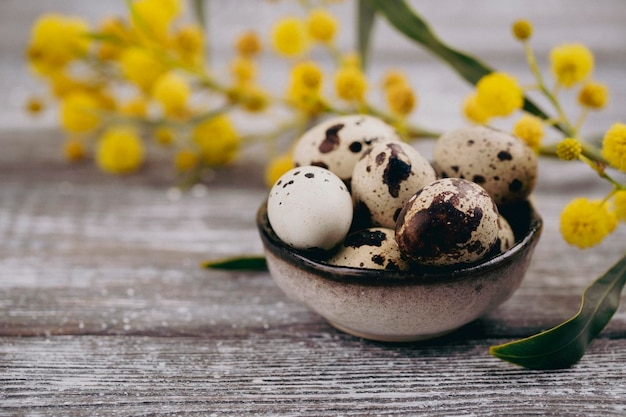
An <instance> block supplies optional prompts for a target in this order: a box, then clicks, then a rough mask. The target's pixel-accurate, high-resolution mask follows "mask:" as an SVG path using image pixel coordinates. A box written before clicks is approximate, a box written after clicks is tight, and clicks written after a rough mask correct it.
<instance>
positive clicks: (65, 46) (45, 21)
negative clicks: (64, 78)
mask: <svg viewBox="0 0 626 417" xmlns="http://www.w3.org/2000/svg"><path fill="white" fill-rule="evenodd" d="M88 31H89V26H88V25H87V23H86V22H85V21H84V20H82V19H80V18H76V17H65V16H61V15H57V14H44V15H43V16H41V17H40V18H39V19H37V21H36V22H35V23H34V25H33V27H32V29H31V36H30V43H29V45H28V49H27V55H28V60H29V62H30V64H31V67H32V68H33V70H34V71H35V72H36V73H38V74H40V75H49V74H51V73H53V72H56V71H58V70H59V69H60V68H62V67H64V66H65V65H67V63H68V62H70V61H72V60H73V59H75V58H77V57H80V56H83V55H84V54H86V53H87V50H88V48H89V38H88V37H87V36H86V35H87V32H88Z"/></svg>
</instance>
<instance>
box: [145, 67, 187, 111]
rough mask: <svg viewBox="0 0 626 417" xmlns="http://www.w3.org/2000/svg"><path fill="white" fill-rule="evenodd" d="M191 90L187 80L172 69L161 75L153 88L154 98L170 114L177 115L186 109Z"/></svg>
mask: <svg viewBox="0 0 626 417" xmlns="http://www.w3.org/2000/svg"><path fill="white" fill-rule="evenodd" d="M190 94H191V90H190V88H189V84H188V83H187V80H186V79H185V78H184V77H182V76H181V75H179V74H178V73H176V72H173V71H170V72H168V73H165V74H163V75H162V76H160V77H159V78H158V79H157V81H156V82H155V84H154V88H153V89H152V98H154V100H155V101H156V102H158V103H159V104H160V105H161V108H162V109H163V112H164V113H165V114H166V115H168V116H177V115H180V114H181V112H182V111H183V110H184V109H185V106H186V104H187V100H188V99H189V95H190Z"/></svg>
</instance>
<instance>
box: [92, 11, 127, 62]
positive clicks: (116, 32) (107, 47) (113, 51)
mask: <svg viewBox="0 0 626 417" xmlns="http://www.w3.org/2000/svg"><path fill="white" fill-rule="evenodd" d="M99 32H100V34H101V35H104V36H105V37H106V39H104V40H103V41H101V42H100V46H99V48H98V57H99V58H100V59H102V60H113V59H117V58H119V56H120V54H121V53H122V51H123V49H124V46H125V44H127V43H128V42H129V41H130V35H129V33H128V28H127V27H126V24H125V22H124V21H123V20H122V19H120V18H119V17H109V18H106V19H105V20H103V21H102V23H101V24H100V29H99Z"/></svg>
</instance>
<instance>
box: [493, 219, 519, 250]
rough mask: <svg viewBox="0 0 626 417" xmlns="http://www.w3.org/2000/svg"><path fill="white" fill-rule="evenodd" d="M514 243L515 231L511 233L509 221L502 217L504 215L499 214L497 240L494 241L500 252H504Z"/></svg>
mask: <svg viewBox="0 0 626 417" xmlns="http://www.w3.org/2000/svg"><path fill="white" fill-rule="evenodd" d="M498 243H499V245H498ZM514 244H515V233H513V229H512V228H511V225H510V224H509V222H508V221H507V220H506V219H505V218H504V216H502V215H500V220H499V222H498V241H497V242H496V246H498V249H499V250H500V253H504V252H506V251H507V250H509V249H511V248H512V247H513V245H514Z"/></svg>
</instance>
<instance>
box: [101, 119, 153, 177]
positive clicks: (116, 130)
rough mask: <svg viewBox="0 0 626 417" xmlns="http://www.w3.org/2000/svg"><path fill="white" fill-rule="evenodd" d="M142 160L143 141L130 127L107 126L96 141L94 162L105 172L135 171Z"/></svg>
mask: <svg viewBox="0 0 626 417" xmlns="http://www.w3.org/2000/svg"><path fill="white" fill-rule="evenodd" d="M143 160H144V147H143V143H142V142H141V139H139V136H138V135H137V132H136V131H135V130H134V129H132V128H128V127H113V128H109V129H108V130H107V131H106V132H105V133H104V134H103V135H102V136H101V137H100V139H99V141H98V146H97V149H96V163H97V164H98V167H99V168H100V169H102V170H103V171H105V172H109V173H111V174H126V173H130V172H133V171H136V170H137V169H138V168H139V167H140V166H141V164H142V163H143Z"/></svg>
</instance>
